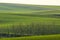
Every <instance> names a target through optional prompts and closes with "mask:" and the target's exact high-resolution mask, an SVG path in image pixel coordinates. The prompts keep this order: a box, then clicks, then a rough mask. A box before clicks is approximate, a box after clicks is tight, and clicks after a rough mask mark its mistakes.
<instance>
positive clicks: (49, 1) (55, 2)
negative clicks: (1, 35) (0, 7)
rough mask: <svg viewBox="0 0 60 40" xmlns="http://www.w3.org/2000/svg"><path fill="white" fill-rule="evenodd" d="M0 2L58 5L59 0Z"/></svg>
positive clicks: (1, 1)
mask: <svg viewBox="0 0 60 40" xmlns="http://www.w3.org/2000/svg"><path fill="white" fill-rule="evenodd" d="M0 3H22V4H38V5H60V0H0Z"/></svg>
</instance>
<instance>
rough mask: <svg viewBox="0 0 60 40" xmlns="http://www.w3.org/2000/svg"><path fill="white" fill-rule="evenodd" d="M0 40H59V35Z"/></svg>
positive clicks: (4, 39) (2, 39)
mask: <svg viewBox="0 0 60 40" xmlns="http://www.w3.org/2000/svg"><path fill="white" fill-rule="evenodd" d="M0 40H60V34H58V35H44V36H28V37H16V38H15V37H13V38H1V39H0Z"/></svg>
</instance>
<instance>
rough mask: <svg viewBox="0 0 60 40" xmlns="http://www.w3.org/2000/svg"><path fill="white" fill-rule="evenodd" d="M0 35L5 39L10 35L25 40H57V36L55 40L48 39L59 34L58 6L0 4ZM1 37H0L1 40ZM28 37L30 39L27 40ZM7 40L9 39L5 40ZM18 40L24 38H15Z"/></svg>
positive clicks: (59, 9)
mask: <svg viewBox="0 0 60 40" xmlns="http://www.w3.org/2000/svg"><path fill="white" fill-rule="evenodd" d="M0 34H2V35H3V34H5V36H7V37H10V36H11V35H10V34H13V36H17V35H18V36H19V35H20V36H24V35H25V36H27V37H26V38H27V40H28V39H31V40H34V38H37V39H36V40H38V39H39V40H59V39H60V38H59V37H60V36H59V35H56V36H58V37H57V39H55V38H53V39H49V38H52V37H54V36H55V35H52V34H60V6H47V5H46V6H45V5H25V4H9V3H8V4H7V3H0ZM6 34H7V35H6ZM2 35H0V37H2V38H3V36H2ZM9 35H10V36H9ZM36 35H37V36H38V37H36ZM39 35H46V36H43V37H42V36H39ZM48 35H51V36H52V37H51V36H48ZM28 36H31V37H29V38H28ZM32 36H33V37H34V38H32ZM45 37H46V38H48V39H45ZM40 38H41V39H40ZM8 39H11V38H7V39H6V40H8ZM13 39H14V38H12V39H11V40H13ZM18 39H20V40H25V37H21V38H19V37H18V38H16V40H18Z"/></svg>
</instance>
